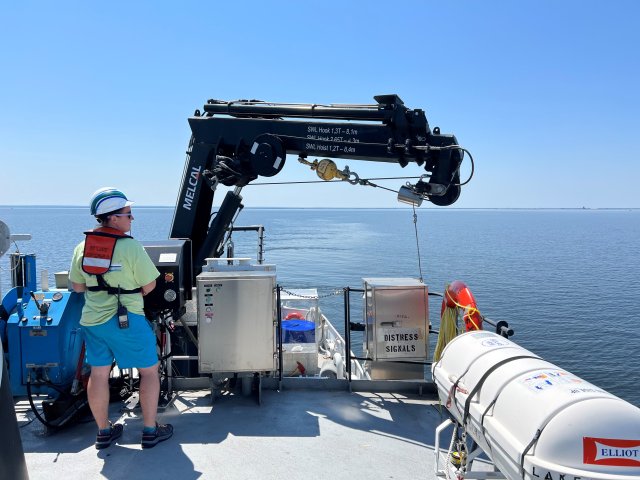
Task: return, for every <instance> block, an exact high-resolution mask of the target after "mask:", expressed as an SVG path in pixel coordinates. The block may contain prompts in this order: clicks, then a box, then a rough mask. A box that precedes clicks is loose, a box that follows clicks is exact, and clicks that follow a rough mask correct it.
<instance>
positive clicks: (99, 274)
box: [69, 187, 173, 449]
mask: <svg viewBox="0 0 640 480" xmlns="http://www.w3.org/2000/svg"><path fill="white" fill-rule="evenodd" d="M132 203H133V202H130V201H129V200H128V199H127V197H126V196H125V194H124V193H122V192H121V191H120V190H117V189H115V188H113V187H105V188H101V189H100V190H98V191H96V192H95V193H94V194H93V195H92V197H91V204H90V209H91V215H94V216H95V217H96V219H97V220H98V223H99V227H98V228H96V229H94V230H90V231H88V232H85V235H86V239H85V241H84V242H82V243H80V244H79V245H78V246H77V247H76V248H75V250H74V252H73V258H72V260H71V269H70V272H69V278H70V280H71V283H72V286H73V290H74V291H76V292H84V294H85V303H84V307H83V309H82V319H81V320H80V324H81V325H82V326H83V327H84V328H83V332H84V338H85V344H86V358H87V363H89V364H90V365H91V376H90V378H89V385H88V387H87V393H88V397H89V406H90V407H91V412H92V413H93V417H94V419H95V421H96V423H97V424H98V435H97V437H96V444H95V445H96V448H97V449H102V448H107V447H108V446H110V445H111V443H112V442H114V441H115V440H116V439H118V438H119V437H120V436H121V435H122V430H123V426H122V424H112V423H111V422H110V421H109V417H108V415H109V376H110V373H111V368H112V365H113V361H114V359H115V361H116V363H117V364H118V367H119V368H120V369H127V368H137V369H138V372H139V374H140V404H141V407H142V416H143V421H144V429H143V431H142V448H151V447H154V446H155V445H157V444H158V443H159V442H161V441H163V440H166V439H168V438H169V437H171V435H172V434H173V427H172V426H171V425H160V424H158V423H157V422H156V416H157V411H158V397H159V394H160V380H159V376H158V354H157V351H156V338H155V334H154V332H153V330H152V328H151V325H150V324H149V322H148V321H147V319H146V318H145V317H144V311H143V306H144V302H143V299H142V296H143V295H146V294H148V293H149V292H151V291H152V290H153V289H154V288H155V286H156V278H157V277H158V276H159V275H160V273H159V272H158V269H157V268H156V267H155V265H154V264H153V262H152V261H151V259H150V258H149V255H147V252H146V251H145V250H144V248H143V247H142V245H141V244H140V243H139V242H138V241H136V240H134V239H133V238H132V237H130V236H129V235H126V232H130V231H131V222H132V221H133V214H132V213H131V204H132Z"/></svg>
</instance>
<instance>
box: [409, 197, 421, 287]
mask: <svg viewBox="0 0 640 480" xmlns="http://www.w3.org/2000/svg"><path fill="white" fill-rule="evenodd" d="M411 207H412V208H413V230H414V231H415V233H416V249H417V250H418V270H419V271H420V281H421V282H422V283H424V280H423V279H422V261H421V260H420V242H418V214H417V213H416V206H415V205H413V204H412V205H411Z"/></svg>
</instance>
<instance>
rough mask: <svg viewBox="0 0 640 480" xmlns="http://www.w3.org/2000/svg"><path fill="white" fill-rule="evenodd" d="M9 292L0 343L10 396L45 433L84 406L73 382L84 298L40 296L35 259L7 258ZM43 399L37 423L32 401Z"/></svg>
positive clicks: (57, 293)
mask: <svg viewBox="0 0 640 480" xmlns="http://www.w3.org/2000/svg"><path fill="white" fill-rule="evenodd" d="M11 269H12V288H11V290H9V291H8V292H7V293H6V294H5V295H4V297H3V298H2V306H1V307H0V339H1V340H2V344H3V346H4V347H5V348H4V351H5V353H4V356H5V362H6V363H7V364H8V371H9V378H10V385H11V391H12V392H13V395H14V396H24V395H28V396H29V400H30V403H31V406H32V408H33V409H34V413H35V414H36V416H38V418H39V419H40V420H41V421H43V423H45V424H46V425H47V426H49V427H59V426H62V425H64V424H65V423H66V422H68V420H69V419H70V418H72V417H73V415H74V414H75V413H76V412H77V411H78V410H80V409H81V408H82V407H84V406H86V395H85V393H84V391H83V389H82V387H81V385H79V382H74V380H76V379H78V380H79V379H80V376H79V375H80V373H81V371H82V366H83V365H82V359H81V358H80V357H81V354H82V344H83V342H82V335H81V327H80V324H79V322H80V316H81V312H82V306H83V304H84V296H83V295H80V294H77V293H74V292H70V291H66V290H54V291H39V290H37V287H36V259H35V256H34V255H28V254H22V253H14V254H12V256H11ZM34 394H44V395H47V396H48V398H47V399H46V400H44V401H43V402H42V412H43V417H44V418H42V417H41V416H40V414H39V412H38V411H37V410H36V409H35V405H34V403H33V399H32V396H33V395H34Z"/></svg>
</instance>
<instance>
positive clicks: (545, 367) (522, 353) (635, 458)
mask: <svg viewBox="0 0 640 480" xmlns="http://www.w3.org/2000/svg"><path fill="white" fill-rule="evenodd" d="M433 378H434V381H435V382H436V385H437V387H438V394H439V396H440V401H441V402H442V404H443V405H445V406H446V408H447V410H448V411H449V412H450V413H451V415H452V416H453V417H454V418H455V420H456V421H457V422H458V423H459V424H460V425H462V426H464V427H465V428H466V431H467V434H469V435H471V437H472V438H473V439H474V440H475V441H476V443H477V444H478V446H479V447H480V448H482V450H484V452H485V453H486V454H487V455H488V456H489V457H490V458H491V460H492V461H493V463H494V464H495V466H496V467H497V468H498V469H499V470H500V471H501V472H502V474H503V475H505V476H506V477H507V478H509V479H514V480H515V479H526V480H638V479H640V408H637V407H635V406H633V405H631V404H630V403H628V402H626V401H624V400H622V399H620V398H618V397H616V396H614V395H612V394H610V393H608V392H606V391H604V390H602V389H601V388H598V387H597V386H595V385H593V384H591V383H589V382H587V381H585V380H583V379H581V378H579V377H577V376H575V375H573V374H571V373H569V372H567V371H566V370H563V369H561V368H559V367H558V366H556V365H554V364H552V363H549V362H546V361H544V360H542V359H541V358H540V357H538V356H537V355H535V354H533V353H532V352H530V351H528V350H526V349H524V348H522V347H520V346H518V345H516V344H515V343H513V342H511V341H509V340H507V339H506V338H503V337H501V336H499V335H496V334H495V333H491V332H486V331H472V332H468V333H465V334H463V335H460V336H458V337H456V338H454V339H453V340H452V341H451V342H450V343H449V344H448V345H447V346H446V348H445V349H444V351H443V353H442V357H441V359H440V361H438V362H437V363H435V364H434V365H433Z"/></svg>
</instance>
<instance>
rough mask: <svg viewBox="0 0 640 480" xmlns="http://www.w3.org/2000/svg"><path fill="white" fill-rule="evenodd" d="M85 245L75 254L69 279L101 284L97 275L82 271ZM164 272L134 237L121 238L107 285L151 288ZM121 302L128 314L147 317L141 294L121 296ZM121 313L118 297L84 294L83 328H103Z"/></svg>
mask: <svg viewBox="0 0 640 480" xmlns="http://www.w3.org/2000/svg"><path fill="white" fill-rule="evenodd" d="M83 252H84V242H82V243H80V244H79V245H78V246H77V247H76V249H75V250H74V251H73V258H72V259H71V269H70V270H69V279H70V280H71V281H72V282H74V283H84V284H86V285H87V287H92V286H95V285H98V279H97V277H96V276H95V275H89V274H88V273H85V272H84V271H83V270H82V256H83ZM159 275H160V272H158V269H157V268H156V266H155V265H154V264H153V262H152V261H151V259H150V258H149V255H147V252H146V251H145V250H144V248H143V246H142V244H140V242H138V241H137V240H134V239H133V238H119V239H118V241H117V242H116V247H115V250H114V252H113V259H112V261H111V268H110V269H109V271H108V272H107V273H105V274H104V275H103V278H104V280H105V282H107V284H108V285H109V286H111V287H115V288H117V287H118V286H120V288H122V289H123V290H133V289H134V288H138V287H142V286H144V285H148V284H149V283H151V282H152V281H153V280H155V279H156V278H158V276H159ZM120 303H122V305H124V306H125V307H126V308H127V310H128V311H130V312H132V313H137V314H139V315H144V310H143V306H144V302H143V300H142V295H141V294H140V293H129V294H122V295H120ZM117 310H118V300H117V298H116V296H115V295H109V294H108V293H107V292H104V291H101V292H90V291H89V290H87V291H86V292H85V293H84V307H83V309H82V319H81V320H80V325H84V326H91V325H100V324H102V323H105V322H106V321H108V320H109V319H110V318H111V317H113V316H114V315H115V314H116V312H117Z"/></svg>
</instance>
